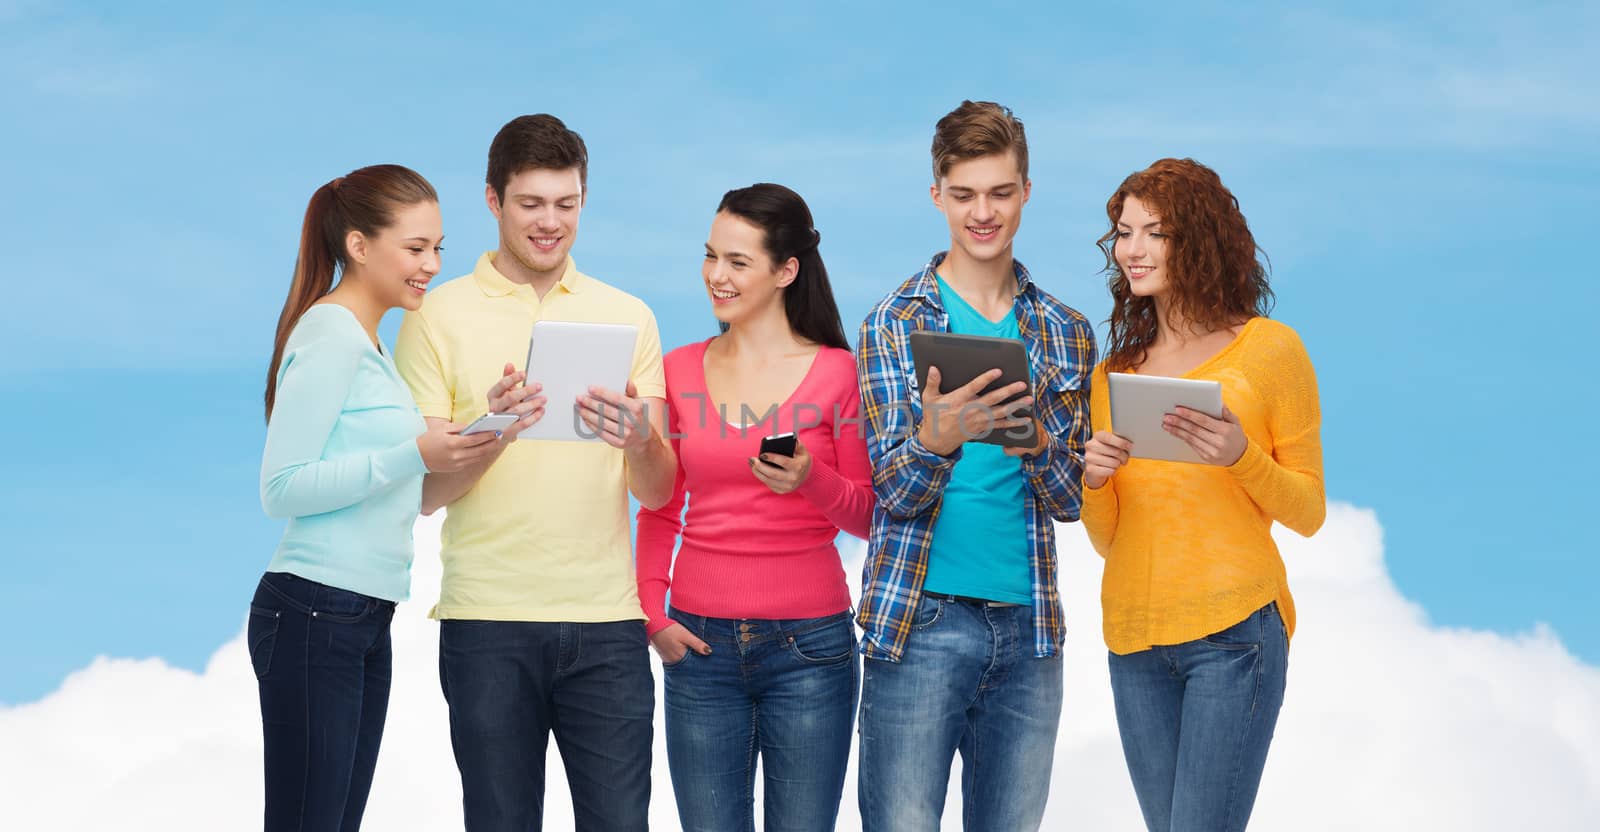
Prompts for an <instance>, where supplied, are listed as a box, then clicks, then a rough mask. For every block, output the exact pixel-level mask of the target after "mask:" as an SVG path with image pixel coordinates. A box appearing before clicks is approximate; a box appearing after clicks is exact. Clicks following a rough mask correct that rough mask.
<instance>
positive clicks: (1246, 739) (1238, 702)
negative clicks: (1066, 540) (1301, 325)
mask: <svg viewBox="0 0 1600 832" xmlns="http://www.w3.org/2000/svg"><path fill="white" fill-rule="evenodd" d="M1106 215H1107V218H1108V219H1109V220H1110V222H1111V229H1110V230H1109V231H1107V232H1106V234H1105V236H1103V237H1101V238H1100V240H1099V245H1100V248H1101V249H1102V250H1103V251H1104V252H1105V254H1106V270H1107V273H1108V274H1109V275H1110V280H1109V283H1110V288H1111V295H1112V298H1113V301H1114V303H1113V308H1112V313H1111V320H1110V337H1109V346H1108V347H1107V350H1106V357H1105V360H1104V361H1103V362H1101V364H1100V366H1098V367H1096V368H1095V372H1094V378H1093V380H1092V382H1091V388H1090V389H1091V391H1092V392H1091V395H1090V411H1091V416H1092V420H1093V425H1094V430H1095V433H1094V435H1093V437H1092V438H1091V439H1090V441H1089V442H1088V444H1087V445H1086V447H1085V449H1084V476H1083V484H1084V492H1083V513H1082V520H1083V525H1084V528H1085V529H1086V530H1087V531H1088V533H1089V539H1090V540H1091V541H1092V542H1093V543H1094V546H1095V549H1096V550H1097V551H1098V552H1099V553H1100V554H1101V555H1102V556H1103V557H1104V558H1105V559H1106V565H1105V577H1104V580H1103V584H1102V587H1101V603H1102V606H1103V613H1104V616H1103V617H1104V628H1105V640H1106V645H1107V647H1109V648H1110V657H1109V661H1110V665H1111V689H1112V693H1113V696H1114V699H1115V702H1116V712H1117V726H1118V729H1119V731H1120V732H1121V735H1122V750H1123V755H1124V757H1125V758H1126V760H1127V763H1128V773H1129V775H1130V776H1131V777H1132V779H1133V787H1134V791H1135V793H1136V794H1137V795H1138V798H1139V807H1140V809H1141V810H1142V811H1143V813H1144V819H1145V824H1146V825H1147V826H1148V827H1149V828H1150V829H1151V830H1152V832H1154V830H1161V832H1178V830H1205V831H1206V832H1219V830H1242V829H1244V828H1245V824H1246V823H1247V822H1248V821H1249V818H1250V810H1251V807H1252V806H1253V805H1254V803H1255V796H1256V788H1257V786H1258V785H1259V783H1260V782H1261V772H1262V769H1263V768H1264V766H1265V765H1266V759H1267V748H1268V746H1269V745H1270V744H1271V742H1272V732H1273V727H1274V725H1275V724H1276V723H1277V718H1278V709H1279V706H1280V705H1281V704H1282V702H1283V692H1284V684H1285V678H1286V673H1287V666H1288V649H1289V636H1290V635H1292V634H1293V633H1294V624H1295V610H1294V599H1293V598H1292V597H1291V596H1290V594H1289V587H1288V582H1287V579H1286V577H1285V573H1284V566H1283V559H1282V558H1281V557H1280V556H1279V554H1278V549H1277V546H1276V545H1274V544H1273V541H1272V535H1271V530H1272V524H1273V522H1274V521H1276V522H1279V523H1282V524H1283V525H1285V526H1287V527H1289V528H1290V529H1293V530H1294V531H1296V532H1299V533H1300V534H1302V535H1307V536H1309V535H1311V534H1312V533H1314V532H1315V531H1316V530H1317V529H1318V527H1320V526H1321V525H1322V520H1323V516H1324V513H1325V507H1326V504H1325V499H1324V495H1323V485H1322V443H1321V438H1320V425H1321V413H1320V410H1319V407H1318V404H1317V383H1316V375H1315V373H1314V372H1313V370H1312V367H1311V361H1310V359H1309V357H1308V356H1307V355H1306V350H1305V347H1304V346H1303V345H1302V344H1301V342H1300V338H1299V336H1298V335H1296V334H1295V332H1294V330H1292V329H1290V328H1289V327H1288V326H1285V325H1284V324H1282V323H1278V322H1277V321H1273V320H1269V319H1268V318H1267V317H1266V315H1267V312H1268V310H1269V309H1270V307H1271V305H1272V290H1271V289H1270V288H1269V287H1268V285H1267V272H1266V269H1265V268H1264V267H1263V266H1262V265H1261V263H1260V262H1258V261H1257V259H1256V252H1257V247H1256V243H1255V238H1254V237H1253V236H1252V235H1251V234H1250V228H1249V225H1248V224H1246V222H1245V218H1244V215H1243V214H1242V213H1240V211H1239V201H1238V200H1237V199H1236V198H1235V197H1234V196H1233V194H1232V193H1231V192H1229V191H1228V189H1227V188H1226V187H1224V186H1223V184H1222V180H1221V179H1220V178H1219V177H1218V176H1217V174H1216V172H1215V171H1213V170H1211V169H1210V168H1208V167H1206V166H1204V165H1201V164H1199V163H1198V162H1195V161H1194V160H1192V159H1162V160H1161V161H1159V162H1156V163H1155V164H1153V165H1151V166H1150V167H1148V168H1146V169H1144V170H1142V171H1139V172H1137V173H1135V174H1133V175H1132V176H1129V177H1128V178H1127V179H1126V180H1124V181H1123V183H1122V185H1121V186H1120V187H1119V188H1117V191H1116V193H1114V194H1113V195H1112V196H1111V199H1110V200H1109V201H1107V203H1106ZM1108 371H1109V372H1122V373H1138V374H1141V375H1152V376H1173V377H1181V378H1188V379H1207V380H1213V381H1218V382H1221V384H1222V397H1223V403H1224V405H1225V407H1224V409H1223V412H1222V416H1221V418H1212V417H1211V416H1208V415H1206V414H1204V413H1200V412H1198V411H1194V410H1190V409H1187V408H1182V407H1180V408H1177V409H1176V411H1175V412H1173V413H1169V414H1167V415H1166V417H1165V419H1164V424H1163V426H1164V427H1165V429H1166V430H1167V431H1168V432H1169V433H1171V434H1172V435H1174V436H1176V437H1178V438H1180V439H1182V440H1184V441H1185V442H1186V443H1187V444H1188V445H1189V447H1191V448H1192V449H1194V451H1195V452H1196V453H1197V454H1198V455H1199V457H1200V458H1201V459H1202V460H1204V463H1205V464H1193V463H1184V462H1167V461H1161V460H1153V459H1143V458H1135V457H1134V456H1133V453H1134V452H1135V450H1136V449H1135V448H1134V447H1133V443H1132V442H1131V441H1129V440H1128V439H1126V438H1124V437H1121V436H1118V435H1117V434H1115V433H1113V432H1112V431H1111V418H1110V404H1109V400H1108V396H1107V385H1106V374H1107V372H1108Z"/></svg>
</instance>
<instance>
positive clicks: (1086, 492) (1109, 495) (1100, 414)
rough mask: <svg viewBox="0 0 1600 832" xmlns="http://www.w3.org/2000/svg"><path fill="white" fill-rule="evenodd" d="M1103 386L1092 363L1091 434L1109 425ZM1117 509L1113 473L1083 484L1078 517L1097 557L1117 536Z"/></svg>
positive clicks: (1102, 374)
mask: <svg viewBox="0 0 1600 832" xmlns="http://www.w3.org/2000/svg"><path fill="white" fill-rule="evenodd" d="M1107 390H1108V388H1107V386H1106V372H1105V367H1104V366H1100V367H1096V368H1095V371H1094V376H1093V378H1092V380H1091V381H1090V390H1089V413H1090V420H1091V422H1092V426H1091V428H1090V431H1091V434H1092V432H1093V431H1094V430H1095V429H1103V430H1110V429H1111V403H1110V398H1109V395H1110V394H1109V393H1108V392H1107ZM1120 511H1121V510H1120V506H1119V504H1118V502H1117V478H1116V476H1112V477H1111V479H1109V480H1107V481H1106V483H1105V484H1104V485H1102V486H1100V487H1099V488H1090V487H1088V486H1084V487H1083V513H1082V515H1081V516H1080V517H1079V520H1080V521H1081V522H1082V523H1083V530H1084V531H1085V532H1087V533H1088V535H1089V542H1090V543H1091V544H1093V545H1094V550H1095V551H1096V552H1099V553H1100V557H1106V556H1108V555H1110V554H1111V541H1112V540H1114V539H1116V536H1117V520H1118V518H1119V515H1120Z"/></svg>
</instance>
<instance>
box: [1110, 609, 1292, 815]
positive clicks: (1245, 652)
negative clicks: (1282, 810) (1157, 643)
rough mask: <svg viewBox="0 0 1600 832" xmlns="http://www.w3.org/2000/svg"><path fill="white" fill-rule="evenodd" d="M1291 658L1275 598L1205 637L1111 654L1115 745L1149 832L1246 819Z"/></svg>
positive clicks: (1254, 797) (1270, 739) (1268, 743)
mask: <svg viewBox="0 0 1600 832" xmlns="http://www.w3.org/2000/svg"><path fill="white" fill-rule="evenodd" d="M1288 661H1289V638H1288V636H1287V635H1286V634H1285V633H1284V629H1283V619H1281V618H1279V617H1278V605H1277V604H1268V605H1267V606H1265V607H1262V608H1261V609H1259V610H1257V611H1255V612H1253V613H1251V614H1250V615H1249V617H1247V618H1245V620H1243V621H1241V622H1239V623H1238V624H1235V625H1233V626H1232V627H1229V628H1228V629H1226V630H1223V631H1222V632H1219V633H1214V634H1212V635H1209V636H1206V637H1205V638H1202V639H1197V640H1195V641H1190V642H1185V643H1183V644H1175V645H1171V646H1164V647H1152V648H1150V649H1149V650H1141V651H1139V652H1137V653H1130V654H1128V655H1126V656H1118V655H1116V654H1115V653H1113V654H1111V693H1112V696H1113V697H1114V698H1115V700H1116V707H1117V727H1118V729H1119V730H1120V731H1121V733H1122V754H1123V756H1124V757H1125V758H1127V761H1128V774H1129V775H1130V776H1131V777H1132V778H1133V790H1134V793H1135V794H1137V795H1138V797H1139V809H1140V810H1141V811H1143V813H1144V823H1145V826H1147V827H1148V828H1149V829H1150V830H1151V832H1157V830H1159V832H1191V831H1192V832H1235V831H1236V830H1242V829H1244V828H1245V824H1246V823H1248V822H1249V821H1250V810H1251V808H1252V807H1253V806H1254V805H1255V801H1256V787H1257V786H1258V785H1260V783H1261V771H1262V769H1263V768H1264V767H1265V766H1266V763H1267V747H1268V746H1270V745H1271V744H1272V729H1273V726H1275V725H1276V724H1277V722H1278V707H1279V706H1280V705H1282V704H1283V688H1284V681H1285V676H1286V673H1287V669H1288Z"/></svg>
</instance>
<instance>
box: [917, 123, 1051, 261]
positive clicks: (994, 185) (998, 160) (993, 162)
mask: <svg viewBox="0 0 1600 832" xmlns="http://www.w3.org/2000/svg"><path fill="white" fill-rule="evenodd" d="M1032 187H1033V184H1032V183H1031V182H1029V181H1028V180H1027V179H1025V178H1023V175H1022V171H1021V170H1019V169H1018V167H1017V157H1016V154H1015V153H1014V152H1012V151H1006V152H1004V153H994V154H990V155H988V156H979V157H977V158H974V159H966V160H963V161H960V162H956V163H954V164H952V165H951V166H950V169H949V171H947V172H946V173H945V175H944V176H941V177H939V181H938V182H935V183H934V185H933V188H932V194H933V204H934V205H936V206H938V208H939V210H940V211H943V212H944V216H945V221H946V222H947V223H949V225H950V249H951V253H952V254H954V253H956V252H957V251H959V252H960V253H961V255H962V256H964V257H965V258H967V259H970V260H972V261H975V262H979V263H988V262H993V261H995V260H998V259H1001V258H1005V259H1010V257H1011V241H1012V239H1013V238H1014V237H1016V236H1017V229H1018V227H1020V226H1021V224H1022V206H1023V205H1025V204H1027V202H1028V194H1029V192H1030V191H1031V190H1032Z"/></svg>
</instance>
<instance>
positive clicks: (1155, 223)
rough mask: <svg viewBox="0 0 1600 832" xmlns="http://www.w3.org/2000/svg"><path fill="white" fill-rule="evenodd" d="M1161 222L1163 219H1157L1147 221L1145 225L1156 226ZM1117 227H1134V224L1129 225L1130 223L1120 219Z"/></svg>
mask: <svg viewBox="0 0 1600 832" xmlns="http://www.w3.org/2000/svg"><path fill="white" fill-rule="evenodd" d="M1160 224H1161V220H1156V221H1155V222H1147V223H1145V224H1144V227H1145V228H1155V227H1156V226H1158V225H1160ZM1117 227H1118V228H1132V227H1133V226H1131V225H1129V224H1127V223H1125V222H1120V221H1119V222H1118V223H1117Z"/></svg>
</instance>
